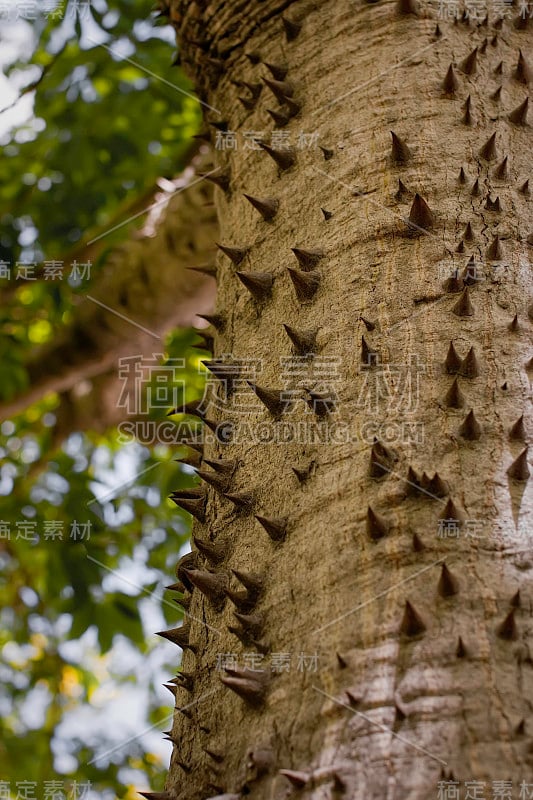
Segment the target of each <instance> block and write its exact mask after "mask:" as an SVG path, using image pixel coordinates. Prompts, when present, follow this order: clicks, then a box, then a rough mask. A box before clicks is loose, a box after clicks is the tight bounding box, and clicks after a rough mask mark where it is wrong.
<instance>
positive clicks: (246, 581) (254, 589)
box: [231, 569, 264, 597]
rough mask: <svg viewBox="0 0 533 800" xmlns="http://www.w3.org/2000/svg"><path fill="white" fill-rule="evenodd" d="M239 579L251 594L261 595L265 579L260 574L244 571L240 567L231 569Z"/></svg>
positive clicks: (254, 595)
mask: <svg viewBox="0 0 533 800" xmlns="http://www.w3.org/2000/svg"><path fill="white" fill-rule="evenodd" d="M231 571H232V572H233V574H234V575H235V577H236V578H237V580H238V581H239V582H240V583H242V585H243V586H244V587H245V589H246V590H247V592H248V593H249V595H251V596H253V597H259V595H260V594H261V593H262V591H263V586H264V581H263V578H262V577H261V576H260V575H257V574H256V573H252V572H243V571H242V570H240V569H232V570H231Z"/></svg>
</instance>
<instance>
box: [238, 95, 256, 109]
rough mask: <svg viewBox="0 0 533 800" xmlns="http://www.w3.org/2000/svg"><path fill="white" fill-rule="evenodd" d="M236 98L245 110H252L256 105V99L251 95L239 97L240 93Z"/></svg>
mask: <svg viewBox="0 0 533 800" xmlns="http://www.w3.org/2000/svg"><path fill="white" fill-rule="evenodd" d="M237 100H238V101H239V102H240V104H241V105H242V106H243V108H245V109H246V111H253V110H254V108H255V107H256V105H257V100H254V98H253V97H241V96H240V95H239V96H238V97H237Z"/></svg>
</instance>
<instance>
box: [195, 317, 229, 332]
mask: <svg viewBox="0 0 533 800" xmlns="http://www.w3.org/2000/svg"><path fill="white" fill-rule="evenodd" d="M196 316H197V317H200V319H205V321H206V322H209V324H210V325H212V326H213V328H215V330H217V331H222V330H224V326H225V324H226V318H225V316H224V315H223V314H197V315H196Z"/></svg>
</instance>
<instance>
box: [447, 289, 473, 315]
mask: <svg viewBox="0 0 533 800" xmlns="http://www.w3.org/2000/svg"><path fill="white" fill-rule="evenodd" d="M452 311H453V313H454V314H456V316H458V317H472V316H473V314H474V307H473V305H472V303H471V302H470V294H469V289H468V286H466V287H465V288H464V289H463V291H462V294H461V297H460V298H459V300H458V301H457V303H456V304H455V305H454V307H453V308H452Z"/></svg>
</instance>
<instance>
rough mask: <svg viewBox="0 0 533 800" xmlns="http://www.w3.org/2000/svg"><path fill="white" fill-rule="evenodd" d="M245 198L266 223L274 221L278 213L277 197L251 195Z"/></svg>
mask: <svg viewBox="0 0 533 800" xmlns="http://www.w3.org/2000/svg"><path fill="white" fill-rule="evenodd" d="M244 196H245V197H246V199H247V200H248V202H249V203H251V204H252V205H253V207H254V208H255V209H257V211H259V213H260V214H261V216H262V217H263V219H264V220H265V221H266V222H270V221H271V220H273V219H274V217H275V216H276V214H277V213H278V209H279V200H278V199H277V198H276V197H254V196H253V195H251V194H245V195H244Z"/></svg>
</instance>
